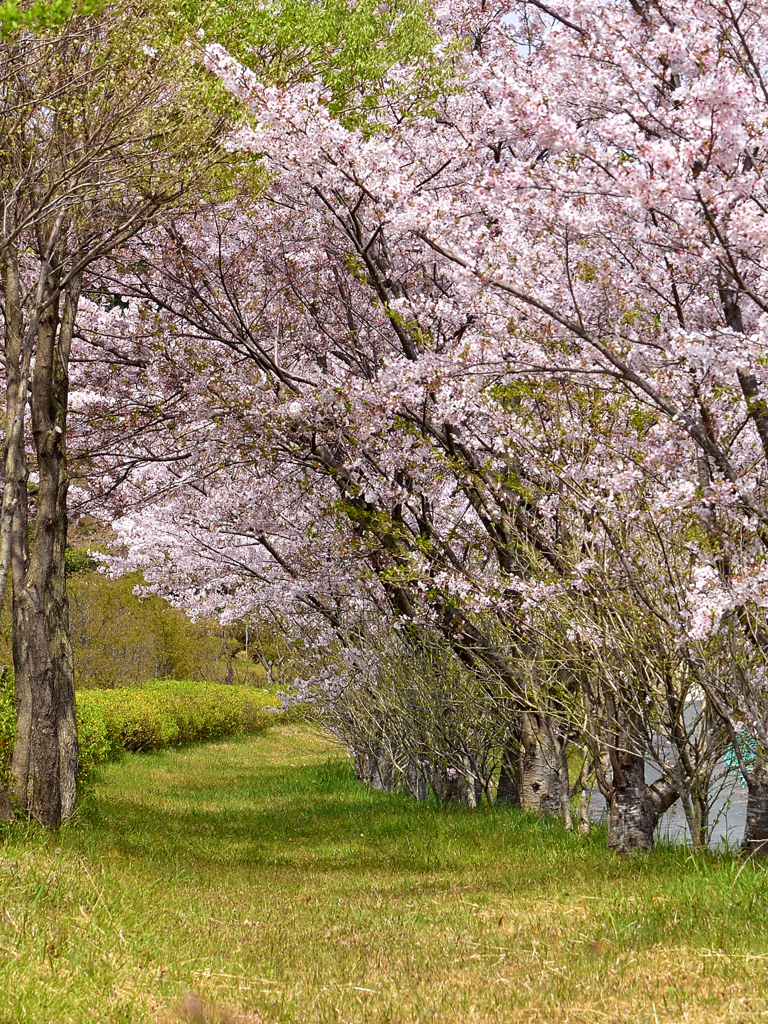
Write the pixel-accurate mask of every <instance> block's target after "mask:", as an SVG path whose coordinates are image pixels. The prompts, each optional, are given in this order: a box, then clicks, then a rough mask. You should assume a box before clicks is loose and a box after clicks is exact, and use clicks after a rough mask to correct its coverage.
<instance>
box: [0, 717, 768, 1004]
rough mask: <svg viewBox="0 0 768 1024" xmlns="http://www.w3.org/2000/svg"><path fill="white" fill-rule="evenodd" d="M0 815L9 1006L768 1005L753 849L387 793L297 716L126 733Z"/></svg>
mask: <svg viewBox="0 0 768 1024" xmlns="http://www.w3.org/2000/svg"><path fill="white" fill-rule="evenodd" d="M1 834H2V835H3V836H4V842H3V844H2V845H0V908H2V909H1V910H0V1021H1V1022H2V1024H11V1022H12V1024H21V1022H35V1024H42V1022H46V1024H47V1022H56V1024H58V1022H75V1024H81V1022H82V1024H85V1022H91V1021H99V1022H104V1024H111V1022H114V1024H117V1022H121V1024H128V1022H131V1024H139V1022H149V1021H158V1022H171V1021H181V1020H197V1021H204V1020H208V1021H214V1020H220V1021H223V1020H227V1019H228V1020H230V1021H236V1020H237V1021H241V1022H246V1021H249V1022H273V1021H281V1022H286V1024H288V1022H290V1024H296V1022H303V1021H305V1022H307V1024H321V1022H331V1021H333V1022H339V1021H341V1022H355V1024H385V1022H387V1024H396V1022H397V1024H416V1022H445V1024H447V1022H452V1024H453V1022H455V1024H459V1022H462V1024H463V1022H472V1021H494V1022H505V1024H506V1022H520V1024H523V1022H525V1024H545V1022H546V1024H555V1022H563V1024H565V1022H569V1024H576V1022H578V1024H587V1022H589V1024H593V1022H596V1021H609V1022H619V1021H621V1022H632V1024H655V1022H656V1021H658V1022H659V1024H672V1022H675V1024H678V1022H686V1024H698V1022H705V1021H706V1022H716V1021H717V1022H725V1021H727V1022H729V1024H755V1022H756V1021H759V1020H761V1019H766V1017H767V1016H768V1013H767V1012H766V1011H768V999H767V998H766V994H767V992H768V982H767V975H766V967H767V966H768V914H766V906H767V904H768V878H767V877H766V873H765V871H764V869H763V868H762V867H759V866H756V865H755V864H753V863H751V862H747V861H741V860H738V859H735V858H730V857H727V856H722V855H711V854H707V855H704V856H701V857H696V858H694V857H693V856H692V855H691V854H690V853H689V852H687V851H686V850H683V849H669V848H667V849H660V850H657V851H656V852H654V853H651V854H648V855H644V856H638V857H635V858H632V859H623V860H622V859H619V858H617V857H615V856H613V855H610V854H608V853H606V851H605V849H604V846H605V836H604V834H603V833H602V832H601V831H600V830H597V831H596V832H594V833H593V834H592V835H591V836H590V837H588V838H587V839H583V838H580V837H578V836H574V835H568V834H566V833H564V832H563V831H562V830H561V829H560V827H559V826H557V825H556V824H554V823H548V822H544V821H539V820H537V819H535V818H533V817H530V816H528V815H525V814H522V813H519V812H515V811H508V810H504V811H501V810H499V811H495V810H494V809H492V808H485V809H481V810H479V811H477V812H467V811H462V810H461V809H456V808H440V807H437V806H433V805H419V804H416V803H415V802H413V801H411V800H409V799H408V798H406V797H401V796H397V795H386V794H381V793H374V792H371V791H369V790H367V789H365V788H363V787H362V786H360V785H359V784H358V783H357V782H356V781H355V779H354V776H353V773H352V770H351V767H350V763H349V760H348V759H347V758H346V756H345V755H344V754H343V753H342V752H340V751H339V749H338V748H337V747H335V746H334V745H332V744H331V743H330V742H329V741H328V740H327V739H326V738H325V737H324V736H322V735H320V734H319V733H315V732H313V731H311V730H310V729H308V728H307V727H306V726H298V725H288V726H282V727H280V728H276V729H273V730H271V731H270V732H268V733H267V734H266V735H263V736H259V737H252V738H239V739H235V740H229V741H226V742H221V743H216V744H209V745H207V746H201V747H194V748H188V749H186V750H181V751H178V750H167V751H162V752H158V753H153V754H138V755H128V756H127V757H126V759H125V760H124V762H123V763H122V764H120V765H109V766H108V767H106V768H105V769H103V777H102V781H101V782H100V783H99V784H98V785H97V786H96V789H95V792H94V793H93V794H92V795H91V796H90V797H89V798H88V799H87V801H86V802H85V804H84V805H83V806H82V807H81V809H80V810H79V812H78V814H77V816H76V818H75V819H74V820H73V821H71V822H69V823H68V824H67V825H66V826H65V827H63V828H62V829H61V831H60V832H59V833H58V834H56V833H44V832H43V831H42V830H39V829H37V828H35V827H31V826H24V825H18V824H17V825H14V826H10V827H7V828H6V829H5V831H4V832H2V833H1ZM189 993H195V994H194V995H190V994H189Z"/></svg>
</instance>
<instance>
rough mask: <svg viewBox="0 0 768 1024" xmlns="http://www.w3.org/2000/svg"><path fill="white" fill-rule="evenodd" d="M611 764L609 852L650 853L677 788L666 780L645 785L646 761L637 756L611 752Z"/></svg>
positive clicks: (674, 797) (623, 751) (674, 798)
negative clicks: (656, 833)
mask: <svg viewBox="0 0 768 1024" xmlns="http://www.w3.org/2000/svg"><path fill="white" fill-rule="evenodd" d="M611 763H612V765H613V789H612V791H611V796H610V800H609V816H608V849H609V850H616V852H617V853H633V852H635V851H637V850H650V848H651V847H652V846H653V837H654V833H655V831H656V826H657V825H658V823H659V818H660V816H661V815H662V814H663V813H664V811H666V810H667V809H668V808H670V807H671V806H672V804H673V803H674V802H675V800H677V799H678V796H679V791H678V788H677V786H676V785H675V784H674V783H672V782H670V781H669V780H666V779H658V780H657V781H656V782H654V783H653V784H652V785H650V786H649V785H647V784H646V781H645V759H644V758H643V757H642V756H641V755H640V754H634V753H630V752H629V751H625V750H621V751H612V754H611Z"/></svg>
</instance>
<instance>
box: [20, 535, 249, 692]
mask: <svg viewBox="0 0 768 1024" xmlns="http://www.w3.org/2000/svg"><path fill="white" fill-rule="evenodd" d="M82 554H83V553H82V552H81V551H80V550H77V549H75V550H73V551H72V552H71V553H68V563H67V564H68V567H69V570H70V575H69V579H68V580H67V590H68V593H69V607H70V623H71V627H72V648H73V653H74V658H75V682H76V685H77V687H78V688H85V687H89V686H120V685H123V684H133V683H143V682H145V681H146V680H148V679H152V678H164V677H168V678H176V679H207V680H210V681H212V682H224V681H227V682H237V683H245V682H248V683H262V682H263V680H264V670H263V669H262V668H261V666H257V665H254V664H253V663H252V662H249V661H247V660H244V659H243V658H239V657H237V655H238V654H239V653H240V652H241V651H242V645H243V642H244V636H242V637H241V636H240V635H236V633H235V631H234V629H233V628H232V627H228V628H222V627H221V626H219V625H218V624H217V623H212V622H203V623H193V622H190V620H189V619H188V618H187V616H186V615H184V613H183V612H180V611H179V610H178V609H176V608H172V607H171V606H170V605H169V604H168V603H167V601H163V600H162V599H161V598H159V597H146V598H141V599H140V598H139V597H137V596H136V595H135V594H134V589H135V588H136V587H137V585H139V584H140V583H141V582H142V581H141V578H140V577H139V576H138V575H137V574H131V575H128V576H123V577H122V578H120V579H117V580H112V579H109V578H108V577H107V576H103V575H101V574H100V573H98V572H93V571H92V569H91V568H89V566H88V565H87V564H86V563H85V561H84V559H83V557H82ZM86 556H87V553H86ZM8 626H9V627H10V623H9V624H8ZM240 632H241V633H242V630H241V631H240ZM7 637H8V649H9V650H10V628H8V630H7ZM9 657H10V655H9Z"/></svg>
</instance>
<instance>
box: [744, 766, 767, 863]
mask: <svg viewBox="0 0 768 1024" xmlns="http://www.w3.org/2000/svg"><path fill="white" fill-rule="evenodd" d="M743 848H744V850H745V851H746V852H747V853H750V854H752V855H754V856H755V857H768V758H766V757H765V756H764V755H763V754H758V755H757V757H756V758H755V762H754V764H753V766H752V771H751V772H750V773H749V775H748V776H747V824H746V826H745V829H744V843H743Z"/></svg>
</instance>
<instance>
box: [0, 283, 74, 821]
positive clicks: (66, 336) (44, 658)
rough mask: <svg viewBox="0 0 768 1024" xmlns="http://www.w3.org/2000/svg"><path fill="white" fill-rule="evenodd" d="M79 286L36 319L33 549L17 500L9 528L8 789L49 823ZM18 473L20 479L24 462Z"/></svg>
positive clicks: (70, 800) (58, 726)
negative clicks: (12, 703) (11, 729)
mask: <svg viewBox="0 0 768 1024" xmlns="http://www.w3.org/2000/svg"><path fill="white" fill-rule="evenodd" d="M79 293H80V281H79V280H74V281H73V282H70V285H69V286H68V288H67V291H66V296H65V299H64V309H63V312H60V303H59V302H58V300H57V299H54V300H53V301H51V302H50V303H49V304H48V305H47V307H46V308H45V312H44V315H43V316H42V317H41V319H40V323H39V327H38V332H37V346H36V358H35V366H34V370H33V372H32V380H31V400H30V411H31V423H32V435H33V439H34V446H35V452H36V455H37V466H38V474H39V484H38V490H37V495H36V515H35V536H34V543H33V545H32V548H31V552H30V546H29V534H28V530H27V522H26V512H25V509H24V508H22V506H24V502H20V503H19V507H18V510H17V514H16V516H15V519H14V528H13V531H12V535H13V539H12V547H13V556H12V565H13V624H14V645H13V646H14V669H15V673H16V698H17V703H18V734H17V741H16V746H15V749H14V756H13V774H14V776H15V787H16V797H17V800H18V803H19V807H20V809H21V810H22V811H23V812H25V813H26V814H28V815H29V816H30V817H31V818H34V819H35V820H37V821H39V822H41V823H42V824H45V825H51V826H57V825H58V824H59V823H60V822H61V819H62V818H63V817H67V816H68V815H69V814H71V813H72V810H73V808H74V804H75V796H76V782H77V766H78V749H77V723H76V717H75V689H74V669H73V661H72V648H71V644H70V639H69V608H68V604H67V594H66V581H65V572H64V551H65V548H66V543H67V488H68V473H67V452H66V422H67V397H68V386H69V382H68V374H67V366H68V362H69V348H70V344H71V339H72V330H73V328H74V319H75V313H76V309H77V303H78V299H79ZM52 294H53V295H55V294H56V290H55V282H53V283H52ZM24 478H25V479H24V482H25V485H26V467H25V472H24Z"/></svg>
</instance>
